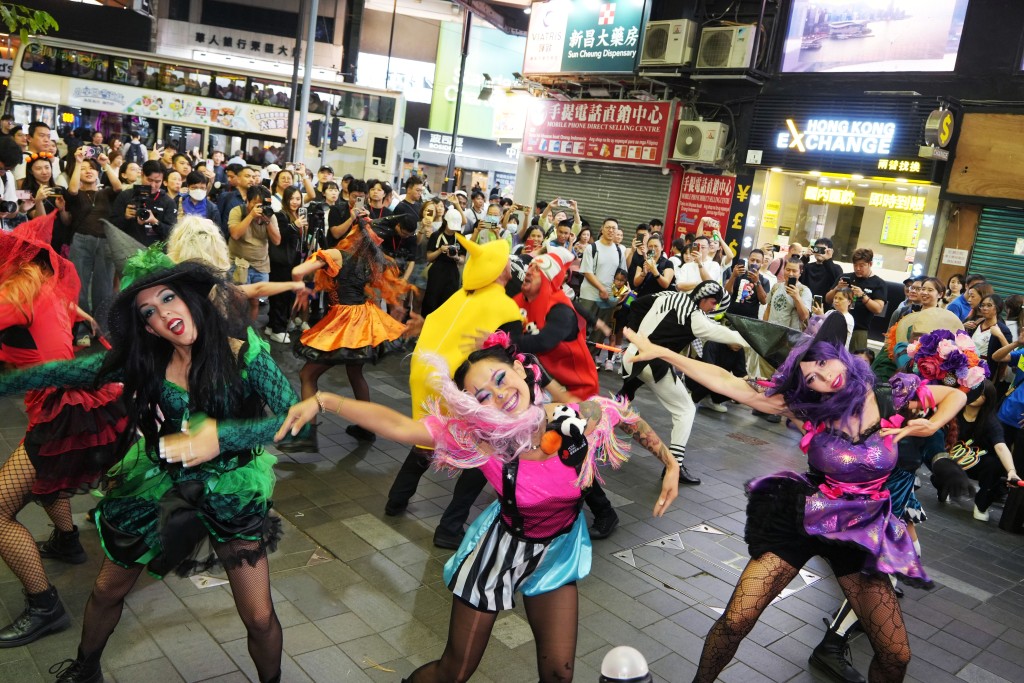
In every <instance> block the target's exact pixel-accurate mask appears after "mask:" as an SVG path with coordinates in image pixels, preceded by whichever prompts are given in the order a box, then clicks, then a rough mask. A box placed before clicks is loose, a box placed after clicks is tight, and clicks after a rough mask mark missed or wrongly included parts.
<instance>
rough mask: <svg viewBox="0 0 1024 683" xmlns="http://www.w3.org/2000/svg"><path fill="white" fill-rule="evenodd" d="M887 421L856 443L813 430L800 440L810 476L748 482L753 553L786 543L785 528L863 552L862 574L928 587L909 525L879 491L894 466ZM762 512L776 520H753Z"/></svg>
mask: <svg viewBox="0 0 1024 683" xmlns="http://www.w3.org/2000/svg"><path fill="white" fill-rule="evenodd" d="M890 405H891V404H890ZM883 414H884V413H883ZM889 424H891V423H889V422H888V421H886V420H883V424H882V425H879V426H878V427H875V428H873V429H872V430H869V432H867V433H866V434H865V436H862V438H861V440H860V441H858V442H852V441H850V440H849V438H848V437H847V436H846V435H844V434H839V433H836V432H833V431H832V430H828V429H825V428H824V426H819V427H817V428H814V429H812V431H811V432H810V433H809V434H808V435H807V436H806V437H805V439H804V442H803V443H804V445H805V447H806V453H807V460H808V464H809V466H810V471H809V472H808V473H805V474H799V473H796V472H777V473H775V474H772V475H769V476H767V477H761V478H759V479H754V480H752V481H750V482H748V484H747V492H748V495H749V496H750V498H751V500H750V507H748V524H747V541H748V543H750V544H751V548H752V551H753V549H755V548H760V549H761V550H762V551H764V550H768V551H770V550H771V546H772V543H773V542H775V541H778V542H781V543H790V542H792V540H791V539H786V538H785V537H784V534H785V533H786V529H787V528H788V529H789V535H790V536H793V535H799V534H800V533H801V532H802V533H803V534H804V538H805V539H807V538H810V539H817V540H820V541H824V542H825V543H829V544H831V543H836V544H840V545H844V546H847V547H852V548H858V549H862V550H863V551H864V552H865V559H864V567H863V571H865V572H870V573H876V572H877V573H883V574H897V575H899V576H900V577H901V578H903V579H905V580H906V581H908V582H909V583H911V584H913V585H922V586H925V587H927V586H929V585H930V584H931V580H930V579H929V578H928V576H927V574H925V572H924V569H923V568H922V567H921V562H920V559H919V558H918V555H917V553H916V552H915V550H914V545H913V541H912V539H911V538H910V534H909V533H908V532H907V527H906V525H905V524H904V523H903V522H902V521H901V520H899V519H898V518H896V517H895V516H893V515H892V513H891V506H890V502H889V492H888V491H886V490H885V481H886V479H887V478H888V476H889V473H890V472H891V471H892V470H893V468H894V467H895V466H896V446H895V444H893V443H892V442H891V437H888V438H886V437H882V436H880V435H879V434H878V429H879V428H880V427H882V426H889ZM780 491H783V492H784V493H783V494H781V495H780V493H779V492H780ZM790 503H792V507H790ZM794 508H795V509H794ZM761 515H765V516H767V517H770V518H775V519H774V520H772V519H768V520H765V519H763V518H762V519H759V518H758V517H759V516H761ZM780 516H781V517H789V519H780ZM791 516H795V520H794V518H793V517H791ZM794 522H796V523H798V524H799V525H800V526H799V527H796V526H795V525H794ZM766 530H767V532H766ZM797 542H799V541H797ZM752 554H754V555H755V557H756V556H758V555H757V554H755V553H754V552H752Z"/></svg>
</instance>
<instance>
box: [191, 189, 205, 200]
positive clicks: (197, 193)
mask: <svg viewBox="0 0 1024 683" xmlns="http://www.w3.org/2000/svg"><path fill="white" fill-rule="evenodd" d="M188 196H189V197H191V198H192V201H194V202H201V201H203V200H204V199H206V190H189V191H188Z"/></svg>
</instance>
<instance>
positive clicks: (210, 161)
mask: <svg viewBox="0 0 1024 683" xmlns="http://www.w3.org/2000/svg"><path fill="white" fill-rule="evenodd" d="M206 170H207V171H212V170H213V159H207V160H206Z"/></svg>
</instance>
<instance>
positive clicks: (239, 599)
mask: <svg viewBox="0 0 1024 683" xmlns="http://www.w3.org/2000/svg"><path fill="white" fill-rule="evenodd" d="M260 549H261V545H260V543H259V542H258V541H243V540H239V541H230V542H228V543H218V544H216V545H214V550H216V551H217V556H218V557H220V559H221V561H222V562H223V561H226V560H227V559H228V558H230V557H233V556H237V555H238V554H239V553H241V552H245V551H248V552H250V553H251V552H253V551H256V550H260ZM226 571H227V574H228V581H229V582H230V583H231V592H232V594H233V595H234V596H235V607H236V608H237V609H238V616H239V617H241V619H242V623H243V624H245V630H246V633H247V634H248V639H247V642H248V645H249V656H250V657H252V661H253V664H255V665H256V673H257V674H258V675H259V678H260V681H270V680H271V679H273V678H274V677H276V676H277V675H278V674H279V673H280V672H281V647H282V640H283V636H282V633H281V622H280V621H279V620H278V618H277V613H276V612H275V611H274V601H273V599H272V598H271V597H270V564H269V562H268V561H267V554H266V551H264V552H263V556H262V557H261V558H260V559H259V561H258V562H257V563H256V564H255V565H254V566H252V565H249V563H248V562H242V563H241V564H240V565H239V566H237V567H232V568H230V569H227V570H226Z"/></svg>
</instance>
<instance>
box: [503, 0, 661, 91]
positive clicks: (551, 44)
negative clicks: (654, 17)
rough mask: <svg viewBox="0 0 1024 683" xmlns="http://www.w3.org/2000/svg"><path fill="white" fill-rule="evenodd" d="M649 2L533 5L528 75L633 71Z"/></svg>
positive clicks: (582, 0) (560, 0)
mask: <svg viewBox="0 0 1024 683" xmlns="http://www.w3.org/2000/svg"><path fill="white" fill-rule="evenodd" d="M646 16H647V3H646V2H645V0H618V1H617V2H600V1H598V0H553V1H552V2H534V3H533V11H532V12H531V14H530V28H529V30H528V31H527V34H526V56H525V59H524V61H523V73H524V74H560V73H633V71H634V70H635V69H636V63H637V56H638V54H639V49H640V34H641V31H642V28H643V25H644V20H645V17H646Z"/></svg>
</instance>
